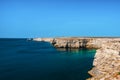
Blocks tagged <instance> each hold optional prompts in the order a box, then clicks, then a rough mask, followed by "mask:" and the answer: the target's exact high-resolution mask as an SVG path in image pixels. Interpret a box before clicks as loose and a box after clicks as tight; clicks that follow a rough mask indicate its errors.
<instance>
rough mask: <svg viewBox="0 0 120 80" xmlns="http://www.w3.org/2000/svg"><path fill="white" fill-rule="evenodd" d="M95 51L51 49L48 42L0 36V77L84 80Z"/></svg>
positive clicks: (23, 79)
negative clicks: (2, 37) (1, 37)
mask: <svg viewBox="0 0 120 80" xmlns="http://www.w3.org/2000/svg"><path fill="white" fill-rule="evenodd" d="M95 52H96V50H87V49H80V50H78V49H77V50H75V49H74V50H65V49H55V48H54V47H53V46H52V45H51V44H50V43H47V42H36V41H28V40H27V39H0V80H85V79H86V78H88V77H90V76H89V74H88V73H87V72H88V71H89V70H90V69H91V68H92V62H93V58H94V54H95Z"/></svg>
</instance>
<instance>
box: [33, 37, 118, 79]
mask: <svg viewBox="0 0 120 80" xmlns="http://www.w3.org/2000/svg"><path fill="white" fill-rule="evenodd" d="M33 40H34V41H45V42H50V43H51V44H52V45H53V46H54V47H55V48H76V49H79V48H87V49H97V52H96V54H95V57H94V61H93V66H94V67H93V68H92V69H91V70H90V71H88V73H89V74H90V75H91V76H92V77H91V78H89V79H88V80H119V79H120V74H119V73H120V38H119V37H102V38H101V37H93V38H92V37H60V38H34V39H33Z"/></svg>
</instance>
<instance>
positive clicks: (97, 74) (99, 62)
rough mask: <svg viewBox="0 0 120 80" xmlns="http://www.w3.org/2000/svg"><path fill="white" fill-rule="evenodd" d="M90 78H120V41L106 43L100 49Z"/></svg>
mask: <svg viewBox="0 0 120 80" xmlns="http://www.w3.org/2000/svg"><path fill="white" fill-rule="evenodd" d="M93 66H94V67H93V68H92V70H91V71H89V72H88V73H89V74H91V75H92V76H93V77H92V78H90V79H88V80H120V41H116V42H111V43H105V44H103V45H102V48H100V49H98V50H97V52H96V55H95V59H94V62H93Z"/></svg>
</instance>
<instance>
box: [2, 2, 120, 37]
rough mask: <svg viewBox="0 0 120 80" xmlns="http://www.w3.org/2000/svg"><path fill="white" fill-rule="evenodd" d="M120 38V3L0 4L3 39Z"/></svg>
mask: <svg viewBox="0 0 120 80" xmlns="http://www.w3.org/2000/svg"><path fill="white" fill-rule="evenodd" d="M55 36H56V37H57V36H120V0H0V37H1V38H5V37H7V38H10V37H12V38H19V37H20V38H21V37H55Z"/></svg>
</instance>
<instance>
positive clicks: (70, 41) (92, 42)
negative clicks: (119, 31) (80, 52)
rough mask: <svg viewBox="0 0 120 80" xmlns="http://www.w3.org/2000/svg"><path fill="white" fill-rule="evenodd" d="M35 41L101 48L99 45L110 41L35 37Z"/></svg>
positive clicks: (66, 45) (61, 45) (56, 44)
mask: <svg viewBox="0 0 120 80" xmlns="http://www.w3.org/2000/svg"><path fill="white" fill-rule="evenodd" d="M34 40H36V41H47V42H50V43H52V44H53V46H54V47H56V48H94V49H98V48H101V45H102V44H104V43H106V42H109V41H111V40H112V39H108V38H35V39H34Z"/></svg>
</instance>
